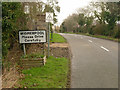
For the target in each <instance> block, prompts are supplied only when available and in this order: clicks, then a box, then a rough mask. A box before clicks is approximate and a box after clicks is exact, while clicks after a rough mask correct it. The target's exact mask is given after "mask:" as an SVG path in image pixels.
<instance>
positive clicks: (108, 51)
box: [101, 46, 109, 52]
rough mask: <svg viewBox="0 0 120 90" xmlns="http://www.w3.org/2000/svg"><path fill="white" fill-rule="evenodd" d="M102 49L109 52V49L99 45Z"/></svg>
mask: <svg viewBox="0 0 120 90" xmlns="http://www.w3.org/2000/svg"><path fill="white" fill-rule="evenodd" d="M101 48H102V49H104V50H105V51H107V52H109V50H108V49H107V48H105V47H103V46H101Z"/></svg>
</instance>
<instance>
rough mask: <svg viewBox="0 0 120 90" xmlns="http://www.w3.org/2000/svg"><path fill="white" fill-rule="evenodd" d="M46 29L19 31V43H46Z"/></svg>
mask: <svg viewBox="0 0 120 90" xmlns="http://www.w3.org/2000/svg"><path fill="white" fill-rule="evenodd" d="M45 42H46V31H45V30H36V31H19V43H45Z"/></svg>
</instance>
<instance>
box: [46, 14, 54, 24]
mask: <svg viewBox="0 0 120 90" xmlns="http://www.w3.org/2000/svg"><path fill="white" fill-rule="evenodd" d="M46 22H51V23H53V13H49V12H46Z"/></svg>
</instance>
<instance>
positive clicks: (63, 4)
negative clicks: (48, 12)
mask: <svg viewBox="0 0 120 90" xmlns="http://www.w3.org/2000/svg"><path fill="white" fill-rule="evenodd" d="M90 1H91V0H58V2H59V6H60V10H61V11H60V13H59V14H58V17H57V18H58V23H57V25H60V24H61V23H62V22H63V21H64V19H66V18H67V17H68V16H69V15H72V14H73V13H75V12H76V11H77V9H78V8H81V7H82V8H83V7H85V6H87V5H88V4H89V2H90Z"/></svg>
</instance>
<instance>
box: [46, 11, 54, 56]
mask: <svg viewBox="0 0 120 90" xmlns="http://www.w3.org/2000/svg"><path fill="white" fill-rule="evenodd" d="M46 22H48V24H49V25H48V26H49V27H48V57H49V51H50V50H49V49H50V47H49V44H50V23H53V13H50V12H46Z"/></svg>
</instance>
